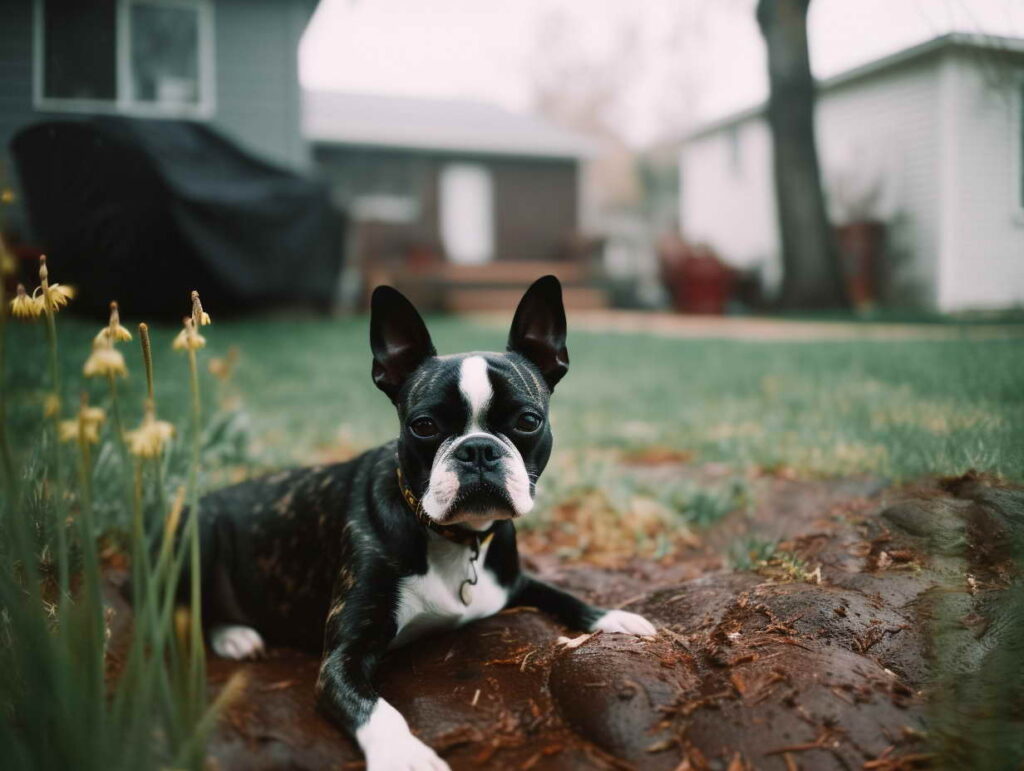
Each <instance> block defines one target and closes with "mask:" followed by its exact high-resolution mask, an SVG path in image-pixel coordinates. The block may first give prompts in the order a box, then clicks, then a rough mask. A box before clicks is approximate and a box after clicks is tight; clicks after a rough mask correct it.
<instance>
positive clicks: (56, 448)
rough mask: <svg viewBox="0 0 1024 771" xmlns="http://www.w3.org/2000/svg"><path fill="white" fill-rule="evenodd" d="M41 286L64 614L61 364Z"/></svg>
mask: <svg viewBox="0 0 1024 771" xmlns="http://www.w3.org/2000/svg"><path fill="white" fill-rule="evenodd" d="M42 286H43V308H44V309H45V313H46V344H47V348H48V349H49V359H50V385H51V386H52V388H53V397H54V399H55V400H56V405H55V407H56V408H55V409H54V410H53V414H52V415H51V416H50V417H51V422H52V424H53V484H54V487H55V492H54V494H53V495H54V500H55V501H56V505H55V507H54V510H55V512H56V531H57V573H58V584H59V587H60V597H59V601H58V606H59V607H60V608H61V610H62V611H63V609H64V607H65V605H66V602H67V599H68V596H69V587H70V576H69V566H68V540H67V533H66V527H67V517H66V515H65V500H64V494H63V486H64V481H63V475H62V473H61V462H60V426H59V423H60V412H61V410H60V404H61V387H60V365H59V364H58V361H57V321H56V318H55V314H54V311H53V307H52V306H51V304H50V297H49V288H50V287H49V282H48V281H47V280H46V279H42Z"/></svg>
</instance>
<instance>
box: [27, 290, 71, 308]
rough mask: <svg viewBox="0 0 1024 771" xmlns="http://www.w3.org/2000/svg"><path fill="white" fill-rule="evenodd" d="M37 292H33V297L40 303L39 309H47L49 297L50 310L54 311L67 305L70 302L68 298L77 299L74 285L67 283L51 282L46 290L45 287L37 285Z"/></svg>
mask: <svg viewBox="0 0 1024 771" xmlns="http://www.w3.org/2000/svg"><path fill="white" fill-rule="evenodd" d="M36 292H39V294H38V295H36V294H35V292H33V293H32V296H33V299H34V300H35V301H36V303H38V304H39V310H40V311H43V310H45V309H46V305H45V303H46V300H47V298H49V301H50V310H52V311H53V312H55V313H56V312H57V311H59V310H60V309H61V308H63V307H64V306H65V305H67V304H68V300H74V299H75V289H74V287H70V286H67V285H66V284H50V285H49V286H48V287H46V289H45V290H44V289H43V287H41V286H40V287H36Z"/></svg>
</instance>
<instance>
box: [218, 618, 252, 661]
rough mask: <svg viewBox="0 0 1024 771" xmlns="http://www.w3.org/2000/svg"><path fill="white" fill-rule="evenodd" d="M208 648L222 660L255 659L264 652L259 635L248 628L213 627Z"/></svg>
mask: <svg viewBox="0 0 1024 771" xmlns="http://www.w3.org/2000/svg"><path fill="white" fill-rule="evenodd" d="M210 647H211V648H213V652H214V653H216V654H217V655H218V656H220V657H221V658H222V659H255V658H259V657H260V656H263V654H264V653H265V652H266V651H265V649H264V647H263V638H262V637H260V633H259V632H257V631H256V630H255V629H253V628H252V627H250V626H237V625H231V626H215V627H214V628H213V629H211V630H210Z"/></svg>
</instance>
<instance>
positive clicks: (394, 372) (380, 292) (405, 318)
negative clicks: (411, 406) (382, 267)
mask: <svg viewBox="0 0 1024 771" xmlns="http://www.w3.org/2000/svg"><path fill="white" fill-rule="evenodd" d="M370 348H371V349H372V350H373V382H374V383H376V384H377V388H379V389H380V390H381V391H383V392H384V393H386V394H387V395H388V398H390V399H391V401H395V400H396V399H397V398H398V391H399V390H400V389H401V387H402V384H403V383H404V382H405V381H406V378H408V377H409V375H411V374H412V373H413V372H414V371H415V370H416V368H417V367H418V366H420V364H422V363H423V362H424V361H426V360H427V359H429V358H430V357H431V356H436V355H437V351H436V350H435V349H434V344H433V343H432V342H431V340H430V333H429V332H427V325H426V324H424V323H423V319H422V317H421V316H420V314H419V313H418V312H417V310H416V309H415V308H414V307H413V305H412V303H411V302H409V300H408V299H406V297H405V295H403V294H402V293H401V292H399V291H398V290H397V289H395V288H394V287H390V286H379V287H377V288H376V289H374V290H373V297H372V298H371V299H370Z"/></svg>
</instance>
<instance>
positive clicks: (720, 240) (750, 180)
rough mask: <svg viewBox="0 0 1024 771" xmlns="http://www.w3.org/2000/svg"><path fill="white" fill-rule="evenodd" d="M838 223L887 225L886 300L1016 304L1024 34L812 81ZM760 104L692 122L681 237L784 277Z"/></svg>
mask: <svg viewBox="0 0 1024 771" xmlns="http://www.w3.org/2000/svg"><path fill="white" fill-rule="evenodd" d="M816 123H817V126H816V128H817V138H818V151H819V156H820V160H821V167H822V174H823V177H824V184H825V191H826V195H827V196H828V200H829V209H830V212H831V215H832V218H833V221H834V222H836V223H838V224H842V223H844V222H850V221H854V220H863V219H876V220H881V221H884V222H885V223H886V224H887V226H888V237H887V241H888V245H887V247H886V254H885V259H884V262H885V267H884V274H885V276H886V280H885V286H883V287H882V292H883V298H884V299H885V300H887V301H889V302H891V303H893V304H900V305H919V306H924V307H931V308H936V309H939V310H942V311H959V310H970V309H986V308H1006V307H1011V306H1019V305H1021V304H1024V39H1019V38H992V37H987V36H986V37H982V36H975V35H964V34H950V35H945V36H943V37H939V38H935V39H933V40H930V41H928V42H926V43H922V44H920V45H917V46H914V47H913V48H908V49H906V50H903V51H900V52H898V53H895V54H893V55H891V56H887V57H885V58H883V59H879V60H877V61H874V62H871V63H869V64H866V65H863V66H861V67H857V68H855V69H853V70H849V71H847V72H844V73H842V74H839V75H836V76H835V77H832V78H829V79H827V80H824V81H822V82H821V83H820V84H819V90H818V103H817V108H816ZM771 153H772V149H771V136H770V132H769V129H768V125H767V121H766V117H765V105H763V104H762V105H758V106H755V107H751V108H749V109H746V110H743V111H742V112H739V113H736V114H734V115H730V116H727V117H725V118H722V119H720V120H716V121H714V122H712V123H709V124H707V125H704V126H701V127H699V128H698V129H697V130H696V131H694V132H693V133H691V134H690V135H688V136H687V137H686V138H685V141H684V144H683V149H682V151H681V158H680V173H681V179H682V182H681V186H682V187H681V191H680V192H681V194H680V223H681V228H682V231H683V234H684V236H685V237H686V238H687V239H688V240H690V241H695V242H705V243H707V244H709V245H711V246H712V247H713V248H714V249H715V250H716V251H717V252H718V253H719V254H720V255H721V256H722V257H723V259H725V260H726V261H728V262H730V263H732V264H733V265H736V266H741V267H755V266H760V267H762V268H763V271H764V277H765V282H766V285H767V287H768V289H769V291H771V290H773V289H774V288H776V287H777V286H778V283H779V278H780V264H779V243H778V227H777V224H776V219H775V216H776V215H775V201H774V193H773V184H772V155H771Z"/></svg>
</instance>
